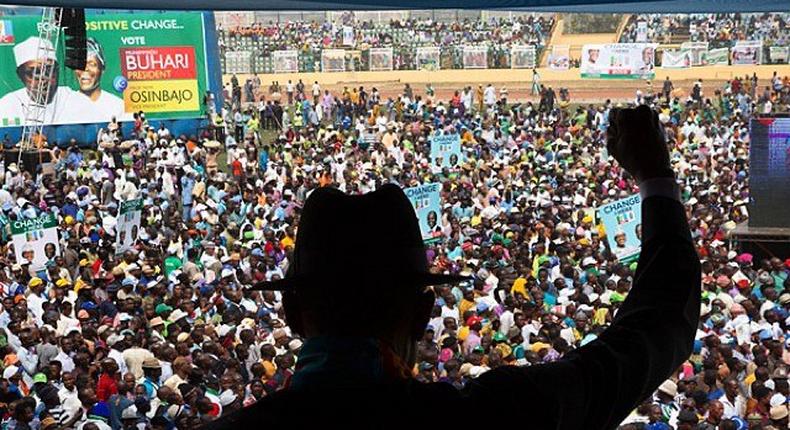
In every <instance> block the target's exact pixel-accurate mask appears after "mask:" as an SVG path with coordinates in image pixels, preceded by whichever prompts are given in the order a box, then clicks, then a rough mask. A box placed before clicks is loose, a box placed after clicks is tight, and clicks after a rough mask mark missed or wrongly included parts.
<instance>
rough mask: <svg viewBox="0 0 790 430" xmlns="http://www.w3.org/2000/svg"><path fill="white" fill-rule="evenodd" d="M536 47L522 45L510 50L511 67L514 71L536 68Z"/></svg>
mask: <svg viewBox="0 0 790 430" xmlns="http://www.w3.org/2000/svg"><path fill="white" fill-rule="evenodd" d="M535 63H536V60H535V45H520V46H513V47H512V48H510V67H511V68H512V69H532V68H534V67H535Z"/></svg>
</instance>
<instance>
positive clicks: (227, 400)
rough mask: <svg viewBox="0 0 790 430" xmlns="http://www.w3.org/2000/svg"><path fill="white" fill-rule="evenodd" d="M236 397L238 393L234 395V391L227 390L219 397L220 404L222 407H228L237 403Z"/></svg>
mask: <svg viewBox="0 0 790 430" xmlns="http://www.w3.org/2000/svg"><path fill="white" fill-rule="evenodd" d="M236 397H237V396H236V393H234V392H233V391H232V390H225V391H223V392H222V394H220V395H219V404H220V405H222V406H228V405H229V404H231V403H233V402H234V401H236Z"/></svg>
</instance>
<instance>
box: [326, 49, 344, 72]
mask: <svg viewBox="0 0 790 430" xmlns="http://www.w3.org/2000/svg"><path fill="white" fill-rule="evenodd" d="M345 70H346V51H345V50H343V49H324V50H322V51H321V71H322V72H344V71H345Z"/></svg>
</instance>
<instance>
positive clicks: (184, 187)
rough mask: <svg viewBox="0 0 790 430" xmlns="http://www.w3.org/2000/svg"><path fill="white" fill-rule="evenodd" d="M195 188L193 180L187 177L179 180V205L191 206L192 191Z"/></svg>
mask: <svg viewBox="0 0 790 430" xmlns="http://www.w3.org/2000/svg"><path fill="white" fill-rule="evenodd" d="M193 188H195V180H194V179H192V178H190V177H189V176H184V177H183V178H181V203H182V204H184V205H185V206H186V205H191V204H192V189H193Z"/></svg>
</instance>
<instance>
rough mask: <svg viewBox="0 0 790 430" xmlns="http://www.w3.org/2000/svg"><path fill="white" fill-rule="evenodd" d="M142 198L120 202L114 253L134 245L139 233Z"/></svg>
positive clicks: (126, 249)
mask: <svg viewBox="0 0 790 430" xmlns="http://www.w3.org/2000/svg"><path fill="white" fill-rule="evenodd" d="M142 214H143V199H134V200H127V201H125V202H121V207H120V209H119V210H118V225H117V226H116V228H115V253H116V254H123V253H124V252H126V251H128V250H129V249H131V248H132V247H133V246H134V243H135V242H136V241H137V238H138V237H139V234H140V218H141V217H142Z"/></svg>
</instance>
